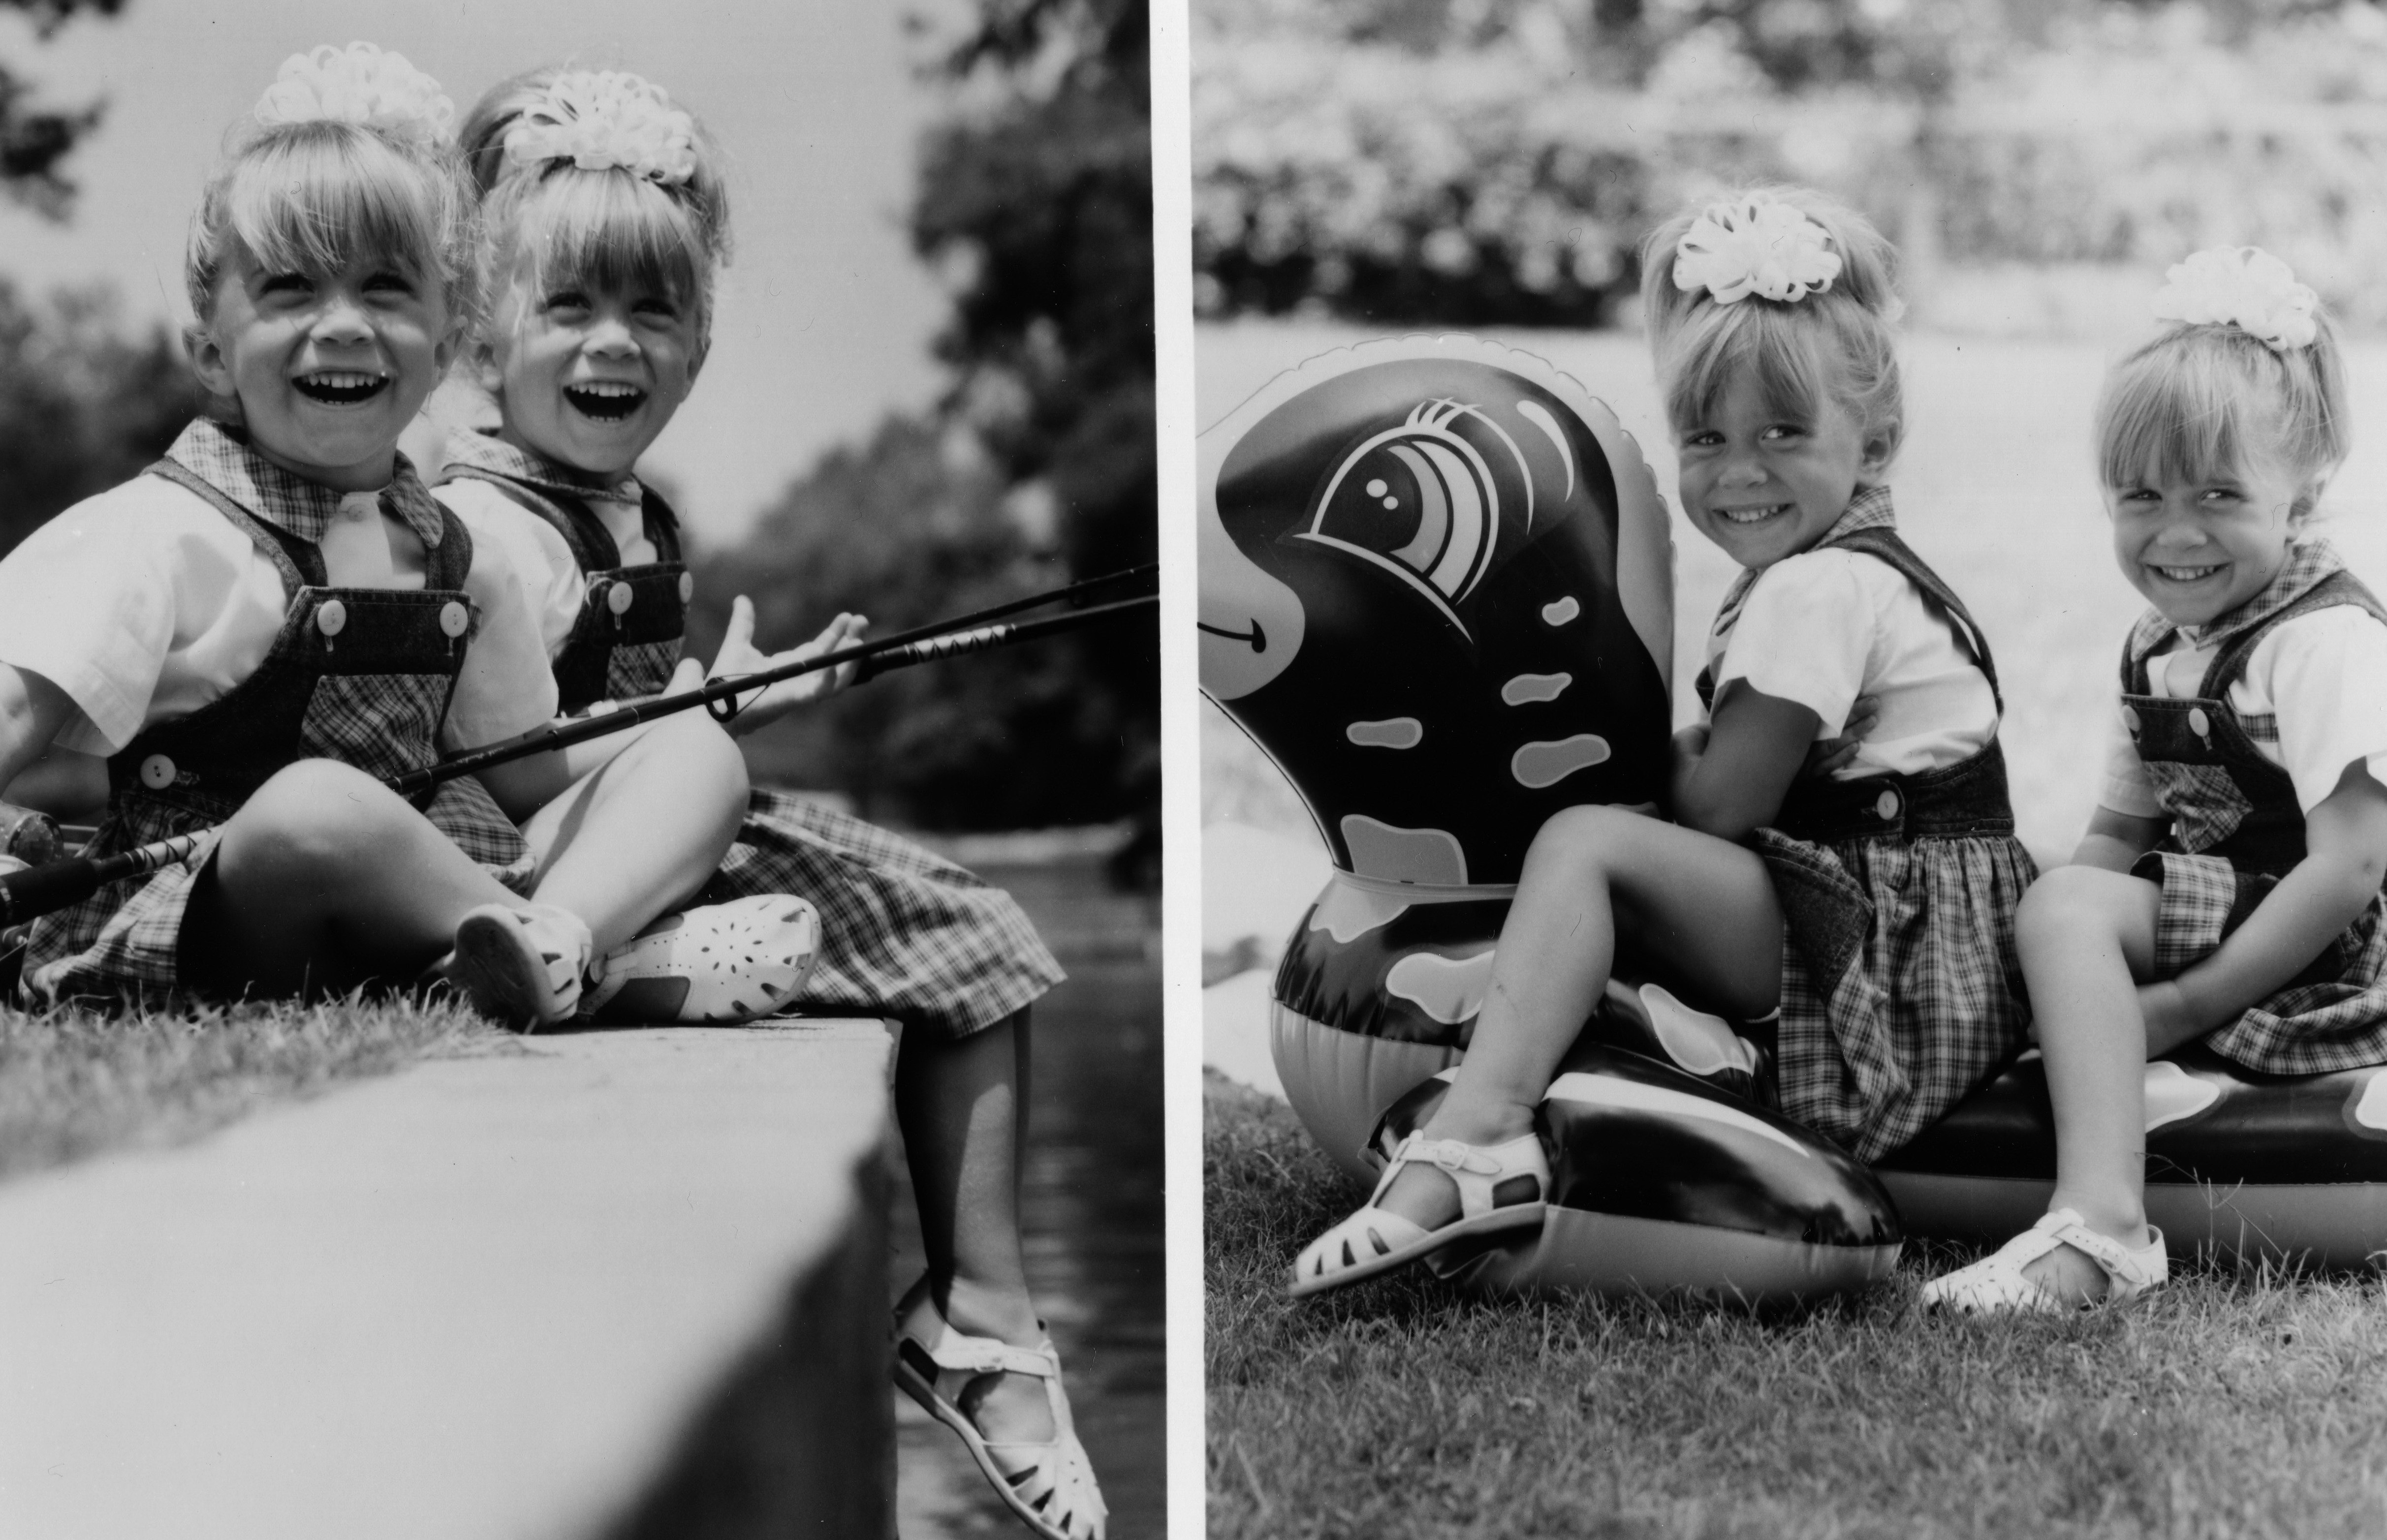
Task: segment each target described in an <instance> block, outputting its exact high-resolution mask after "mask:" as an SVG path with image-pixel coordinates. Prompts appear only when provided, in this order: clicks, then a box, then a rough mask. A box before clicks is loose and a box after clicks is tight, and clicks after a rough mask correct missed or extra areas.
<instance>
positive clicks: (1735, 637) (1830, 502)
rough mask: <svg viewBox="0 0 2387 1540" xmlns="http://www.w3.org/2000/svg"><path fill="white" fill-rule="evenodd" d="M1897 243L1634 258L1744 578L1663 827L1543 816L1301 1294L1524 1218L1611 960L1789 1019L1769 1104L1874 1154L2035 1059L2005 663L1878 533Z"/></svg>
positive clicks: (1690, 447) (1747, 1009)
mask: <svg viewBox="0 0 2387 1540" xmlns="http://www.w3.org/2000/svg"><path fill="white" fill-rule="evenodd" d="M1893 263H1894V255H1893V253H1892V252H1891V250H1890V248H1889V246H1888V243H1886V242H1885V241H1884V240H1883V239H1882V238H1881V236H1880V235H1879V234H1877V233H1876V231H1875V230H1874V229H1873V228H1872V226H1871V225H1869V224H1868V223H1866V221H1864V220H1863V218H1862V217H1861V216H1859V215H1857V214H1856V213H1854V212H1852V211H1850V210H1849V209H1847V208H1842V207H1840V206H1838V205H1837V204H1834V203H1832V202H1830V201H1828V200H1826V199H1824V198H1821V197H1819V196H1815V195H1813V194H1811V193H1806V192H1803V191H1799V190H1790V189H1785V190H1776V191H1766V192H1761V193H1757V194H1753V195H1749V196H1745V197H1741V198H1737V199H1735V200H1733V201H1732V202H1729V203H1724V204H1717V205H1714V206H1711V207H1710V208H1706V209H1704V210H1702V211H1700V212H1699V213H1698V214H1697V215H1696V216H1693V215H1687V214H1686V215H1684V216H1682V217H1679V218H1677V219H1675V220H1673V221H1671V222H1670V223H1668V224H1666V225H1664V226H1662V227H1661V229H1659V230H1658V231H1657V232H1656V233H1655V234H1653V235H1651V237H1650V238H1649V242H1648V246H1646V247H1645V248H1644V253H1643V271H1644V273H1645V277H1644V279H1643V290H1642V293H1643V299H1644V303H1645V307H1646V312H1647V314H1648V317H1649V325H1650V342H1651V347H1652V349H1653V351H1654V353H1655V355H1656V361H1657V367H1658V376H1659V384H1660V386H1661V390H1662V392H1663V396H1664V399H1665V402H1666V410H1667V417H1668V420H1669V422H1670V423H1671V425H1672V427H1673V432H1674V435H1675V441H1676V444H1677V447H1678V448H1679V450H1680V456H1681V493H1682V499H1683V506H1684V511H1686V514H1687V515H1688V516H1689V518H1690V521H1691V523H1692V524H1694V525H1695V526H1697V528H1698V529H1699V532H1700V533H1701V534H1702V535H1704V536H1707V537H1708V538H1709V539H1711V540H1712V541H1714V542H1715V543H1716V544H1717V545H1718V546H1720V547H1722V548H1723V549H1724V550H1725V551H1726V552H1727V553H1729V554H1730V555H1731V556H1732V558H1733V559H1734V560H1735V561H1736V562H1739V563H1740V565H1741V566H1742V568H1743V569H1744V570H1743V572H1742V573H1741V574H1740V576H1739V578H1738V580H1737V582H1736V583H1735V584H1734V586H1733V587H1732V589H1731V591H1730V593H1729V594H1728V595H1727V597H1726V599H1725V601H1724V608H1723V612H1722V613H1721V614H1720V616H1719V617H1718V619H1717V622H1716V625H1715V629H1714V633H1713V635H1712V636H1711V638H1710V641H1709V647H1708V667H1707V670H1706V672H1705V673H1704V674H1703V675H1701V678H1700V681H1699V684H1700V697H1701V701H1702V703H1703V704H1706V705H1708V706H1709V708H1710V710H1709V716H1708V720H1706V721H1704V722H1702V723H1700V724H1699V725H1698V726H1692V727H1688V728H1686V729H1685V730H1684V731H1683V732H1681V733H1679V734H1677V735H1676V738H1675V743H1674V749H1675V763H1674V770H1673V816H1674V819H1675V821H1674V822H1672V823H1668V822H1663V821H1661V820H1660V819H1657V818H1653V817H1648V816H1644V815H1643V814H1640V813H1638V812H1636V811H1634V810H1632V809H1628V808H1622V807H1606V806H1598V807H1576V808H1571V809H1568V810H1567V811H1565V812H1563V813H1560V814H1558V815H1556V816H1555V817H1553V818H1551V819H1550V820H1549V822H1547V824H1545V825H1544V826H1543V827H1542V829H1541V832H1540V833H1539V834H1538V835H1537V836H1536V837H1535V841H1534V844H1533V848H1532V849H1531V851H1530V852H1528V853H1527V856H1526V860H1525V865H1524V870H1523V872H1522V874H1521V877H1520V880H1519V882H1518V886H1517V896H1516V899H1515V902H1514V903H1513V904H1512V905H1511V907H1510V909H1509V918H1508V921H1507V923H1506V925H1505V926H1504V927H1503V928H1502V930H1501V933H1500V941H1499V945H1498V948H1497V951H1496V953H1495V962H1494V964H1493V973H1492V980H1491V985H1490V988H1489V990H1488V991H1487V993H1486V995H1485V998H1484V1006H1483V1013H1482V1015H1481V1016H1479V1017H1478V1018H1477V1022H1476V1028H1475V1037H1474V1041H1473V1042H1472V1043H1471V1045H1470V1047H1469V1049H1468V1054H1467V1057H1466V1059H1465V1061H1464V1062H1463V1063H1462V1064H1461V1065H1460V1066H1459V1071H1458V1075H1457V1078H1456V1079H1455V1080H1454V1082H1453V1084H1452V1086H1451V1089H1450V1092H1449V1093H1448V1094H1447V1095H1446V1097H1445V1098H1444V1100H1443V1102H1442V1103H1441V1105H1440V1106H1439V1107H1438V1108H1437V1109H1436V1110H1435V1112H1434V1113H1433V1117H1432V1118H1431V1120H1430V1121H1429V1122H1428V1123H1427V1125H1426V1126H1425V1127H1424V1128H1423V1129H1421V1130H1419V1131H1418V1132H1417V1133H1416V1134H1415V1135H1412V1136H1411V1142H1409V1143H1408V1144H1405V1145H1404V1146H1403V1147H1402V1148H1401V1149H1400V1150H1399V1151H1397V1152H1396V1155H1395V1156H1394V1159H1393V1161H1392V1163H1391V1165H1390V1166H1389V1167H1388V1168H1387V1169H1386V1172H1385V1175H1384V1180H1383V1183H1382V1184H1381V1185H1379V1187H1378V1188H1377V1190H1376V1193H1375V1195H1374V1196H1373V1197H1372V1198H1371V1199H1370V1202H1369V1204H1368V1205H1367V1206H1366V1207H1364V1208H1362V1209H1360V1210H1359V1211H1358V1213H1356V1214H1354V1215H1353V1216H1351V1217H1350V1218H1347V1219H1345V1220H1344V1221H1343V1222H1342V1223H1341V1224H1338V1225H1337V1226H1335V1227H1334V1228H1333V1229H1332V1230H1330V1231H1327V1232H1326V1234H1325V1235H1324V1236H1322V1237H1320V1239H1319V1240H1318V1241H1316V1242H1314V1243H1312V1244H1311V1245H1310V1246H1309V1247H1308V1248H1307V1250H1305V1251H1304V1252H1303V1253H1302V1255H1301V1256H1300V1257H1299V1258H1298V1259H1297V1260H1296V1262H1295V1279H1294V1289H1295V1293H1299V1294H1309V1293H1313V1292H1316V1291H1319V1290H1321V1289H1326V1288H1332V1287H1335V1286H1337V1285H1339V1284H1341V1283H1344V1282H1347V1281H1352V1280H1355V1279H1358V1278H1364V1277H1368V1276H1370V1275H1372V1274H1374V1273H1377V1272H1382V1271H1384V1270H1386V1269H1389V1268H1391V1267H1395V1266H1398V1265H1400V1264H1401V1263H1403V1262H1406V1261H1408V1260H1410V1259H1413V1258H1415V1257H1418V1256H1425V1255H1427V1254H1428V1253H1430V1252H1432V1251H1433V1250H1434V1249H1436V1248H1437V1247H1439V1246H1441V1245H1443V1244H1446V1243H1448V1242H1449V1241H1451V1240H1453V1239H1456V1238H1458V1237H1459V1236H1461V1235H1466V1234H1471V1233H1484V1232H1488V1231H1500V1230H1505V1229H1509V1228H1512V1227H1523V1226H1532V1225H1536V1224H1538V1223H1539V1222H1540V1219H1541V1216H1542V1212H1543V1206H1544V1200H1545V1196H1546V1193H1547V1187H1548V1182H1549V1168H1548V1166H1547V1159H1546V1157H1545V1155H1544V1153H1543V1149H1542V1145H1541V1142H1540V1140H1539V1138H1538V1137H1537V1135H1536V1134H1535V1130H1534V1113H1535V1107H1536V1106H1537V1105H1538V1104H1539V1103H1540V1101H1541V1099H1542V1095H1543V1092H1544V1091H1545V1089H1546V1088H1547V1086H1548V1084H1549V1080H1550V1076H1551V1074H1552V1072H1553V1071H1554V1069H1555V1067H1556V1066H1557V1064H1558V1062H1559V1059H1560V1055H1561V1054H1564V1053H1565V1052H1566V1050H1567V1048H1568V1046H1569V1044H1570V1043H1572V1041H1573V1039H1574V1037H1575V1034H1576V1032H1577V1031H1578V1029H1580V1028H1581V1026H1582V1024H1583V1022H1584V1021H1585V1019H1586V1018H1587V1017H1588V1016H1590V1014H1591V1011H1592V1009H1593V1007H1594V1005H1595V1004H1597V1002H1598V999H1599V996H1600V991H1601V990H1602V989H1603V988H1604V987H1605V986H1606V984H1607V982H1608V978H1609V974H1610V967H1611V965H1613V964H1614V962H1615V960H1616V958H1617V956H1618V954H1619V953H1620V952H1621V953H1624V954H1625V955H1626V956H1627V957H1629V958H1630V960H1631V964H1632V966H1636V967H1637V968H1640V969H1643V970H1653V969H1654V970H1657V971H1659V972H1661V974H1662V975H1663V976H1664V977H1667V978H1672V979H1675V980H1678V981H1680V982H1682V983H1683V984H1685V985H1686V986H1687V987H1690V988H1692V989H1695V990H1697V991H1699V992H1700V993H1701V994H1702V995H1703V996H1704V997H1705V998H1706V999H1707V1000H1708V1001H1709V1002H1711V1004H1715V1005H1716V1006H1718V1007H1720V1008H1723V1009H1724V1010H1727V1011H1730V1012H1731V1013H1733V1014H1735V1015H1737V1016H1742V1017H1745V1018H1759V1017H1763V1016H1769V1015H1771V1014H1773V1013H1774V1012H1775V1011H1777V1010H1778V1011H1779V1012H1780V1020H1779V1026H1778V1029H1777V1042H1776V1053H1775V1076H1776V1082H1777V1086H1778V1098H1779V1103H1780V1105H1781V1108H1782V1110H1783V1111H1784V1112H1786V1113H1787V1114H1788V1115H1789V1116H1791V1117H1795V1118H1797V1119H1799V1120H1800V1122H1802V1123H1804V1124H1806V1125H1807V1126H1809V1127H1810V1128H1812V1129H1814V1130H1817V1131H1818V1132H1821V1133H1824V1134H1825V1135H1828V1136H1829V1137H1830V1138H1832V1139H1834V1140H1836V1141H1838V1142H1840V1143H1841V1144H1842V1145H1844V1146H1846V1147H1847V1148H1848V1149H1849V1150H1850V1152H1851V1153H1853V1154H1854V1155H1857V1156H1858V1157H1859V1158H1861V1159H1865V1160H1873V1159H1877V1158H1879V1157H1880V1156H1882V1155H1886V1154H1888V1152H1890V1151H1891V1150H1894V1149H1896V1148H1898V1146H1899V1145H1901V1143H1903V1142H1906V1141H1907V1140H1908V1139H1910V1138H1912V1137H1913V1135H1914V1134H1915V1133H1917V1132H1918V1131H1920V1130H1922V1129H1923V1128H1924V1127H1925V1126H1926V1125H1927V1124H1928V1123H1929V1122H1931V1121H1932V1120H1933V1119H1934V1118H1936V1117H1939V1115H1940V1114H1942V1113H1943V1112H1945V1111H1946V1110H1947V1109H1948V1108H1949V1107H1951V1106H1952V1105H1954V1104H1955V1103H1956V1102H1957V1101H1958V1100H1959V1099H1961V1098H1962V1097H1963V1096H1964V1094H1965V1093H1966V1092H1969V1091H1971V1090H1972V1089H1973V1088H1974V1087H1975V1086H1977V1084H1979V1083H1980V1081H1981V1080H1982V1079H1985V1078H1987V1076H1988V1075H1989V1072H1990V1071H1991V1070H1993V1069H1994V1068H1995V1067H1997V1066H1998V1065H1999V1064H2000V1063H2001V1062H2002V1061H2003V1060H2004V1059H2006V1058H2008V1057H2010V1056H2011V1055H2012V1054H2014V1052H2015V1051H2016V1050H2017V1049H2018V1048H2019V1047H2020V1046H2021V1043H2022V1038H2023V1032H2024V1027H2025V1021H2024V1017H2023V1014H2022V1010H2021V1007H2020V1005H2019V1004H2018V1003H2017V1000H2016V995H2015V991H2014V988H2013V987H2012V986H2013V983H2014V978H2013V974H2014V967H2013V956H2012V934H2013V928H2012V917H2013V913H2014V906H2015V904H2016V903H2018V902H2019V901H2020V899H2021V897H2022V894H2023V891H2024V890H2025V889H2026V888H2027V886H2028V884H2029V881H2030V878H2031V875H2032V868H2031V865H2030V860H2029V857H2028V856H2027V855H2026V854H2025V853H2024V852H2023V850H2022V847H2021V846H2020V845H2019V844H2017V843H2016V842H2015V840H2014V838H2013V829H2014V821H2013V815H2012V813H2011V810H2010V809H2009V807H2008V804H2007V799H2006V789H2005V769H2004V763H2003V761H2002V758H2001V756H2000V751H1999V748H1998V742H1997V725H1998V715H1999V701H1998V695H1997V675H1996V669H1995V666H1994V664H1993V663H1991V661H1990V658H1989V647H1988V644H1987V642H1986V641H1985V640H1984V639H1983V638H1982V637H1981V634H1980V631H1979V629H1978V627H1977V626H1976V625H1974V624H1973V622H1972V618H1971V616H1970V615H1968V614H1967V613H1966V612H1965V610H1964V604H1963V602H1962V601H1961V600H1958V599H1957V597H1956V595H1955V594H1954V593H1953V592H1952V591H1951V590H1950V589H1949V587H1948V586H1947V585H1946V584H1945V583H1943V582H1941V581H1940V580H1939V577H1938V576H1937V575H1936V574H1933V573H1932V571H1931V570H1930V568H1928V567H1927V566H1926V565H1925V564H1924V563H1923V562H1922V561H1921V560H1920V559H1919V558H1918V557H1916V556H1915V555H1914V553H1913V551H1912V550H1911V549H1908V548H1907V547H1906V545H1905V544H1904V542H1903V541H1901V539H1900V538H1899V537H1898V535H1897V533H1896V529H1895V526H1894V524H1893V520H1892V517H1891V509H1890V499H1889V491H1888V486H1886V485H1884V483H1883V480H1882V478H1883V475H1884V473H1885V472H1886V471H1887V469H1888V465H1889V462H1890V461H1891V459H1892V458H1893V457H1894V455H1895V454H1896V452H1897V449H1898V447H1899V442H1900V436H1901V427H1902V420H1901V419H1902V408H1901V394H1900V379H1899V369H1898V360H1897V354H1896V350H1895V338H1894V336H1893V335H1892V332H1891V323H1892V322H1894V321H1895V319H1896V317H1897V315H1898V312H1899V309H1900V305H1899V301H1898V298H1897V296H1896V293H1895V290H1894V288H1893V286H1892V267H1893Z"/></svg>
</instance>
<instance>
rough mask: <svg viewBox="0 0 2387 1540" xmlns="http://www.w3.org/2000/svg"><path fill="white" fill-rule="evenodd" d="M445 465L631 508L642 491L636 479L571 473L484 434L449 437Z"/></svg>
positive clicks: (552, 462)
mask: <svg viewBox="0 0 2387 1540" xmlns="http://www.w3.org/2000/svg"><path fill="white" fill-rule="evenodd" d="M448 464H450V465H470V466H473V467H474V468H475V469H478V470H483V471H494V472H496V473H498V474H499V475H501V476H511V477H512V478H513V479H514V480H516V481H519V482H524V483H526V484H528V485H529V486H536V487H537V488H539V489H540V490H542V491H547V492H562V493H563V494H564V495H566V496H567V497H575V498H596V499H601V500H603V501H606V502H620V503H627V504H629V505H630V506H631V507H632V508H636V507H638V505H639V501H640V493H641V491H642V488H641V487H640V486H639V485H638V477H636V476H624V477H622V478H620V479H619V480H614V481H609V480H607V479H606V478H605V477H603V476H592V475H590V474H589V473H587V472H586V471H575V470H574V469H573V468H572V467H571V466H569V465H563V464H559V463H558V462H556V461H552V460H549V459H548V458H547V457H546V456H545V455H540V454H533V453H532V452H531V451H530V450H528V449H524V448H516V447H515V446H514V445H512V444H509V443H507V442H506V441H505V440H504V439H502V438H498V437H495V436H493V435H489V434H485V433H456V434H449V435H448Z"/></svg>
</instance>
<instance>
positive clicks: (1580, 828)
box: [1525, 803, 1648, 879]
mask: <svg viewBox="0 0 2387 1540" xmlns="http://www.w3.org/2000/svg"><path fill="white" fill-rule="evenodd" d="M1647 823H1648V819H1646V818H1644V817H1642V815H1641V814H1637V813H1631V812H1627V811H1626V810H1625V809H1623V808H1621V807H1609V806H1606V805H1604V804H1598V803H1592V804H1586V805H1585V806H1582V807H1569V808H1561V809H1560V810H1559V811H1558V812H1556V813H1553V814H1550V815H1549V817H1548V819H1547V820H1546V821H1545V822H1544V823H1543V825H1542V827H1541V828H1540V830H1539V831H1538V832H1536V833H1535V836H1534V843H1533V847H1532V848H1531V849H1530V850H1528V851H1527V852H1525V865H1527V866H1528V867H1533V868H1537V869H1539V871H1540V872H1541V873H1542V874H1544V875H1547V876H1553V877H1568V878H1575V879H1583V878H1589V877H1604V876H1606V875H1607V874H1608V872H1609V871H1610V867H1611V865H1613V863H1614V861H1615V859H1616V857H1617V855H1618V854H1619V852H1623V850H1625V849H1627V848H1628V847H1629V846H1630V845H1631V844H1632V842H1633V840H1634V838H1635V837H1636V835H1637V834H1639V833H1641V832H1642V830H1641V828H1640V827H1636V826H1640V825H1646V824H1647Z"/></svg>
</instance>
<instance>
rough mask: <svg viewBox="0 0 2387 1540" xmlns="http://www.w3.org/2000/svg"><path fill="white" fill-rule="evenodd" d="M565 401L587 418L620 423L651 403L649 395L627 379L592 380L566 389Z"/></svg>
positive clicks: (565, 387) (564, 392) (601, 421)
mask: <svg viewBox="0 0 2387 1540" xmlns="http://www.w3.org/2000/svg"><path fill="white" fill-rule="evenodd" d="M563 398H564V399H565V400H566V401H569V402H571V403H572V409H573V410H575V411H577V412H579V413H580V415H582V416H583V417H588V418H593V419H595V420H596V421H597V422H600V423H619V422H622V421H624V420H625V419H627V418H629V417H631V416H634V415H636V413H637V412H638V409H639V408H640V407H642V406H645V405H646V404H647V393H646V392H645V391H644V390H643V389H641V388H639V387H638V386H637V385H631V384H629V383H628V382H627V381H623V380H590V381H588V382H587V383H586V384H583V385H565V386H564V387H563Z"/></svg>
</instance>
